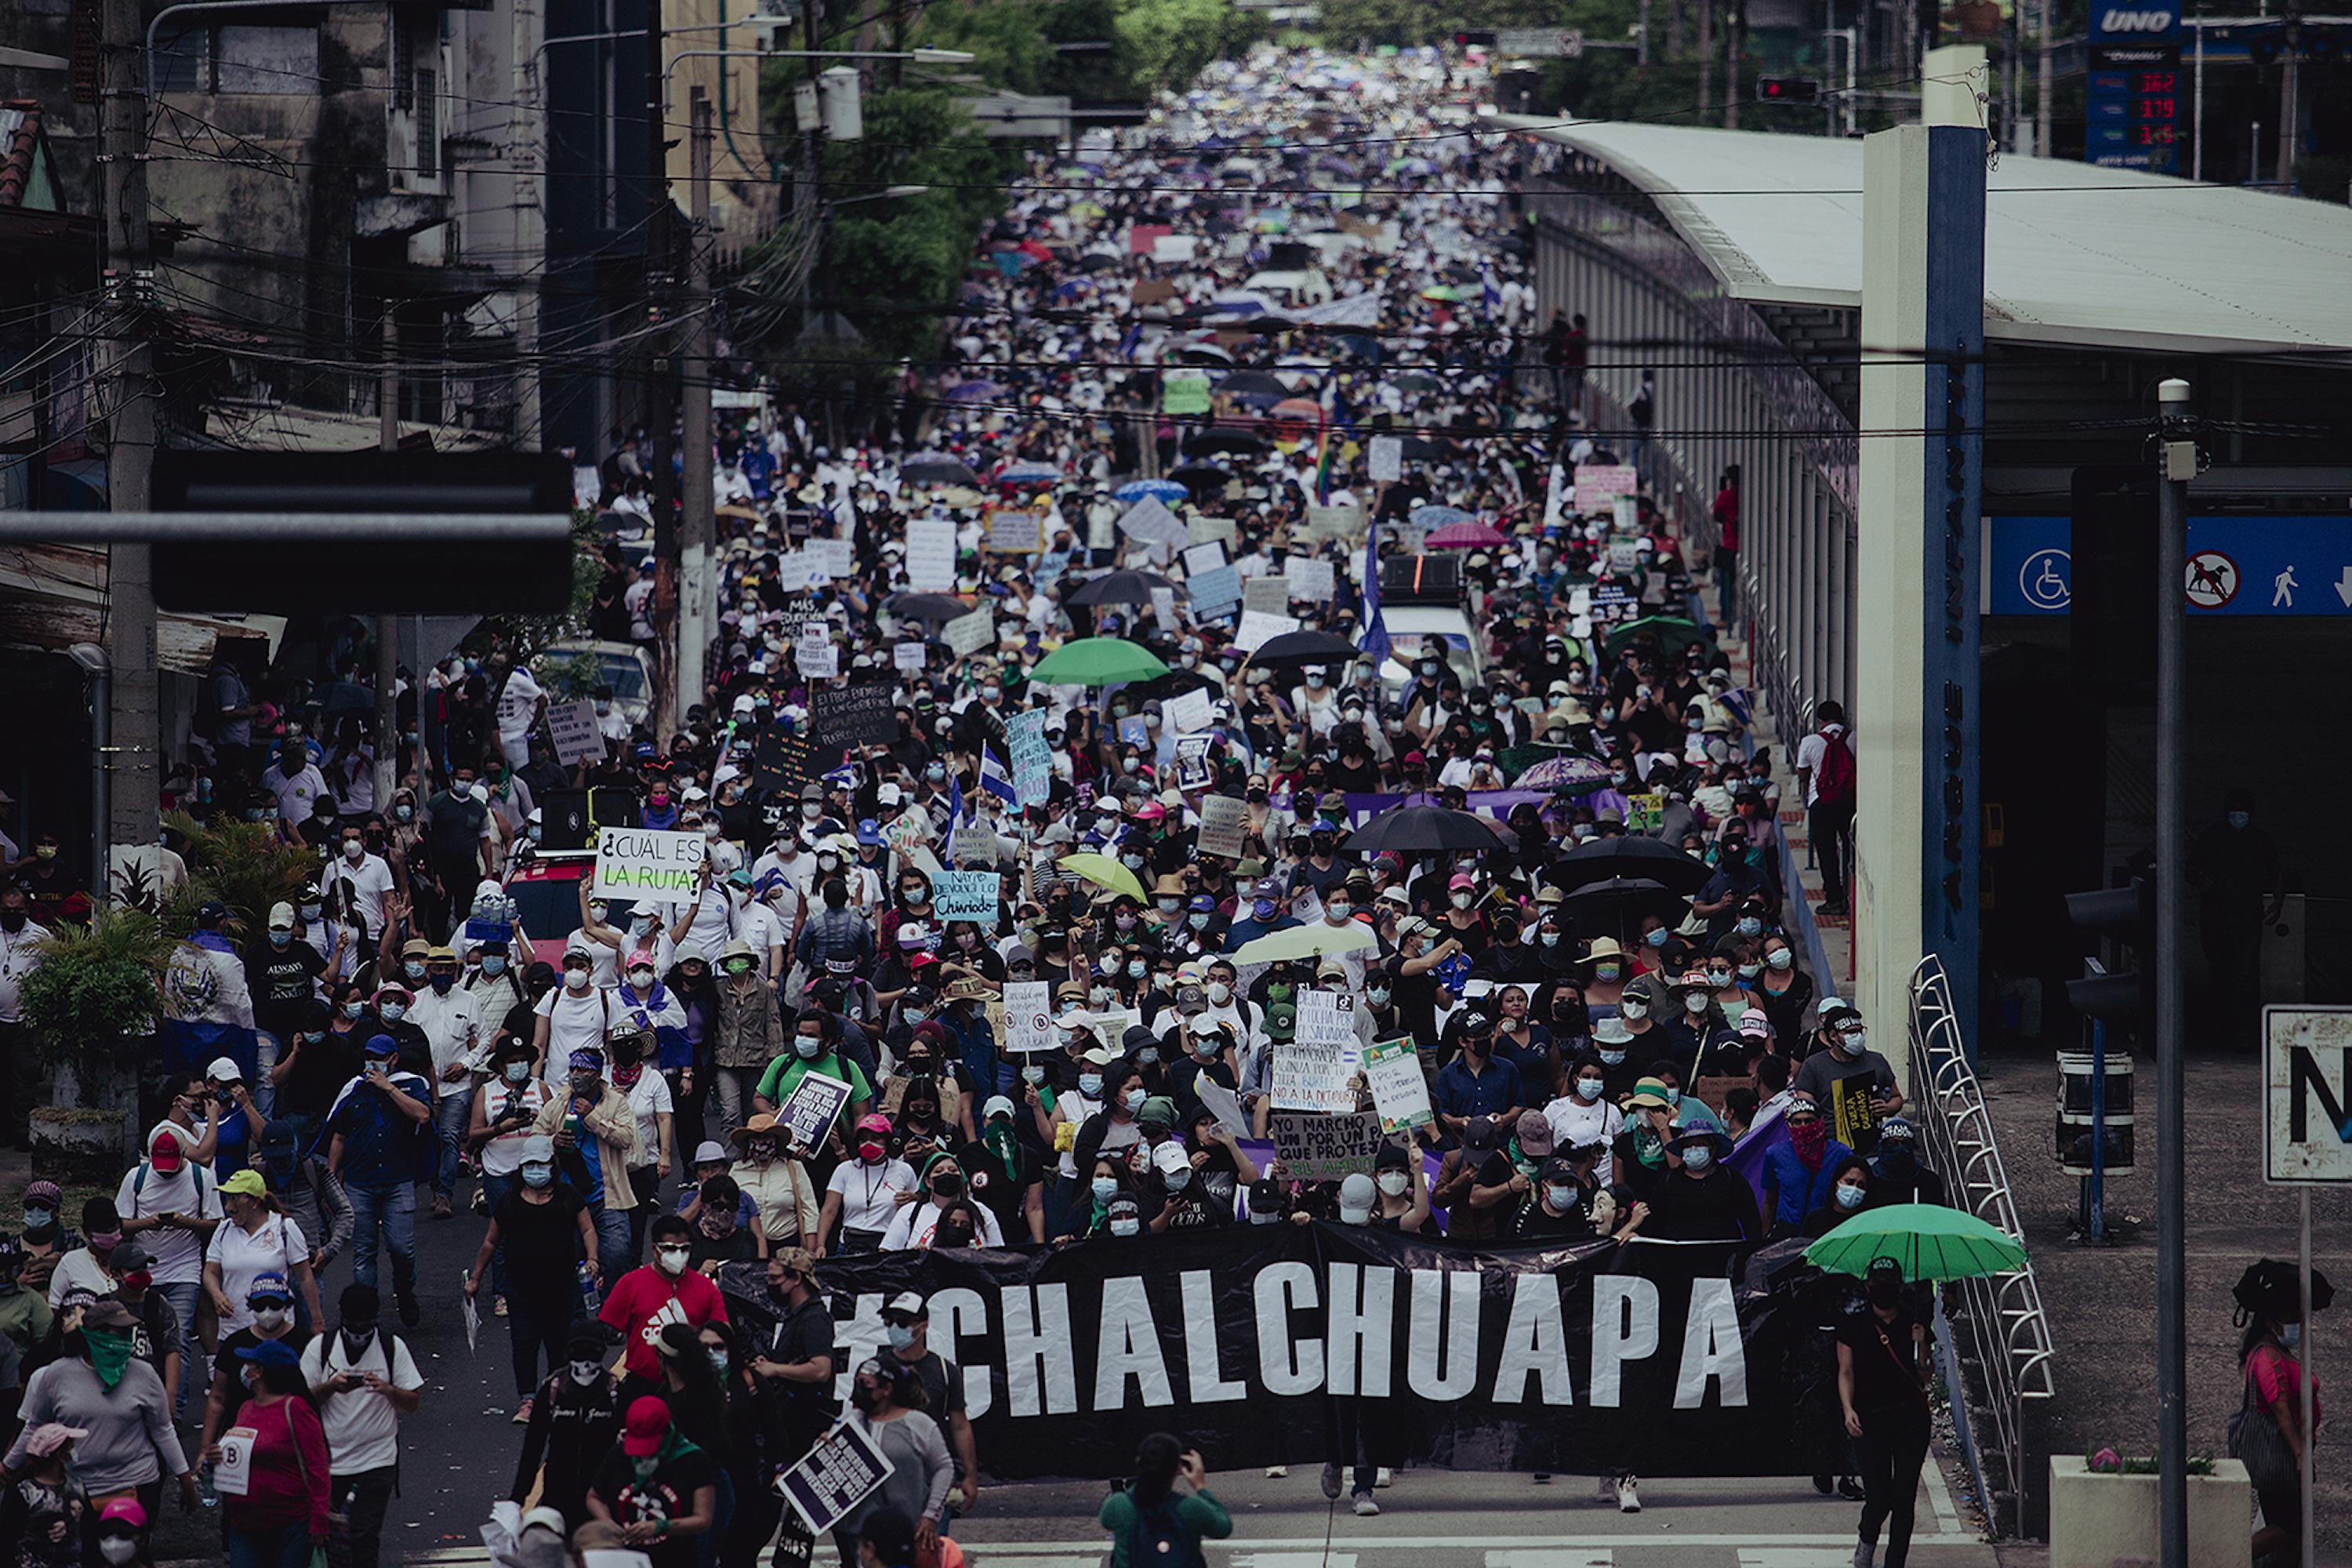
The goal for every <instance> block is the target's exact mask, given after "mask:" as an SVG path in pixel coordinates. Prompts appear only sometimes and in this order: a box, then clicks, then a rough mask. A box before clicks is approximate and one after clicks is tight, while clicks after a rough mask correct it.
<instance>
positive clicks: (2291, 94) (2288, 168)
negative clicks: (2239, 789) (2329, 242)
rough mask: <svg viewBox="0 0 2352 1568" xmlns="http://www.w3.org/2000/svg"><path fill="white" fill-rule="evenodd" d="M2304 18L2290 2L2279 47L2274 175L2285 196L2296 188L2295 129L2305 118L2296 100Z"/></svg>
mask: <svg viewBox="0 0 2352 1568" xmlns="http://www.w3.org/2000/svg"><path fill="white" fill-rule="evenodd" d="M2302 75H2303V16H2302V14H2301V12H2300V11H2299V10H2298V9H2297V8H2296V6H2295V5H2294V4H2293V3H2292V0H2290V4H2289V5H2288V6H2287V10H2286V32H2285V34H2284V37H2283V40H2282V41H2281V43H2280V45H2279V113H2278V173H2277V174H2275V175H2274V176H2273V179H2274V180H2275V182H2276V184H2277V185H2278V188H2279V191H2280V193H2281V194H2282V195H2284V194H2286V193H2289V192H2292V191H2293V190H2294V127H2295V122H2296V121H2298V120H2300V119H2301V118H2302V117H2303V111H2302V106H2301V105H2299V104H2298V103H2297V102H2296V101H2295V98H2296V95H2297V93H2298V91H2299V90H2300V89H2301V88H2302V85H2303V83H2302Z"/></svg>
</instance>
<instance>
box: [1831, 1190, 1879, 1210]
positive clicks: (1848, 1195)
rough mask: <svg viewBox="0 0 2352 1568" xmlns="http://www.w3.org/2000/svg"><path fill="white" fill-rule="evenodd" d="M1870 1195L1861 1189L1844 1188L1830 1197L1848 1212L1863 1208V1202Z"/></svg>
mask: <svg viewBox="0 0 2352 1568" xmlns="http://www.w3.org/2000/svg"><path fill="white" fill-rule="evenodd" d="M1869 1195H1870V1194H1868V1193H1865V1192H1864V1191H1863V1190H1862V1189H1861V1188H1860V1187H1843V1186H1842V1187H1839V1188H1838V1189H1837V1190H1836V1191H1834V1192H1832V1193H1831V1194H1830V1196H1831V1197H1832V1198H1833V1199H1835V1200H1836V1202H1837V1206H1838V1207H1840V1208H1842V1209H1846V1210H1853V1209H1858V1208H1860V1207H1861V1206H1862V1200H1863V1199H1864V1198H1866V1197H1868V1196H1869Z"/></svg>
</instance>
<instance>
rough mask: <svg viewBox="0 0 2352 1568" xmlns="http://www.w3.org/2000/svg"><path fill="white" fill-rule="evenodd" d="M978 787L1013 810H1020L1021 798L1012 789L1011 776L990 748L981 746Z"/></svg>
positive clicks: (992, 748)
mask: <svg viewBox="0 0 2352 1568" xmlns="http://www.w3.org/2000/svg"><path fill="white" fill-rule="evenodd" d="M980 787H981V788H982V789H984V790H986V791H987V792H988V793H989V794H991V795H994V796H995V797H996V798H997V799H999V800H1001V801H1003V803H1004V804H1005V805H1009V806H1011V807H1012V808H1013V810H1015V811H1018V810H1020V809H1021V796H1020V795H1018V794H1017V793H1015V792H1014V790H1013V774H1012V773H1011V772H1010V771H1009V770H1008V769H1007V768H1006V767H1005V765H1004V763H1003V761H1002V760H1000V759H999V758H998V756H997V754H996V750H995V748H994V747H992V746H986V745H983V746H982V747H981V749H980Z"/></svg>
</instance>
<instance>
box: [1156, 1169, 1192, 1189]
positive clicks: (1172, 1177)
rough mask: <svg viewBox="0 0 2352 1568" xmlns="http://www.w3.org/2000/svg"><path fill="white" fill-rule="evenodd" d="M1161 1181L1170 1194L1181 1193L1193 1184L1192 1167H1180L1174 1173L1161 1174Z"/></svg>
mask: <svg viewBox="0 0 2352 1568" xmlns="http://www.w3.org/2000/svg"><path fill="white" fill-rule="evenodd" d="M1160 1181H1161V1183H1162V1184H1165V1185H1166V1186H1167V1188H1168V1190H1169V1191H1170V1192H1171V1193H1178V1192H1181V1191H1183V1190H1184V1188H1185V1187H1187V1186H1189V1185H1190V1184H1192V1166H1190V1165H1179V1166H1177V1167H1176V1168H1175V1169H1174V1170H1172V1171H1167V1172H1163V1173H1161V1174H1160Z"/></svg>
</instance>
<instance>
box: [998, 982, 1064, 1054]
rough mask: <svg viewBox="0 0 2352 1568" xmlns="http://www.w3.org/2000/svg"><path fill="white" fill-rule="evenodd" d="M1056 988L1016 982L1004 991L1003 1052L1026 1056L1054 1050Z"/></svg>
mask: <svg viewBox="0 0 2352 1568" xmlns="http://www.w3.org/2000/svg"><path fill="white" fill-rule="evenodd" d="M1053 997H1054V985H1053V983H1052V982H1051V981H1047V980H1016V981H1010V982H1007V983H1006V984H1005V987H1004V1048H1005V1049H1006V1050H1008V1051H1013V1052H1018V1053H1022V1054H1026V1053H1028V1052H1030V1051H1050V1050H1052V1049H1053V1048H1054V1016H1053V1015H1054V1002H1053Z"/></svg>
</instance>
